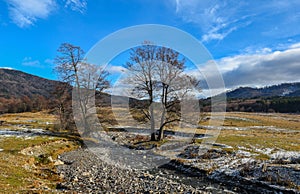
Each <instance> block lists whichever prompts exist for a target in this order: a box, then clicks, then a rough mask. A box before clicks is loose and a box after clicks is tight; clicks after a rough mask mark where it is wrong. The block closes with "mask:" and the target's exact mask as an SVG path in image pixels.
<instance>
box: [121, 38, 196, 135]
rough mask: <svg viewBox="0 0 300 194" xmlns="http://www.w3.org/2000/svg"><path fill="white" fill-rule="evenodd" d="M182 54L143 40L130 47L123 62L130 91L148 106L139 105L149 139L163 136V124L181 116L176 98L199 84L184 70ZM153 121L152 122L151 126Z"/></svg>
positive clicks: (178, 101) (181, 97)
mask: <svg viewBox="0 0 300 194" xmlns="http://www.w3.org/2000/svg"><path fill="white" fill-rule="evenodd" d="M184 64H185V58H184V57H182V56H180V55H179V53H178V52H176V51H174V50H172V49H170V48H165V47H158V46H154V45H151V44H149V43H145V44H144V45H142V46H140V47H137V48H134V49H132V51H131V53H130V62H128V63H127V64H126V66H127V68H128V70H129V71H128V72H129V75H128V77H127V79H126V80H125V82H126V83H130V84H133V85H134V89H133V91H132V94H134V95H136V96H137V97H139V98H143V99H147V100H148V103H149V104H148V107H147V108H148V110H146V109H143V108H141V111H142V112H143V114H144V115H145V117H146V118H147V119H148V120H150V126H151V140H156V136H155V134H156V129H158V130H159V134H158V137H157V140H162V139H163V130H164V128H165V126H166V125H168V124H170V123H173V122H178V121H180V119H181V114H180V100H181V99H183V98H184V97H185V96H187V95H189V94H190V92H191V91H192V90H193V89H194V88H196V89H200V88H199V81H198V80H197V79H195V78H193V77H191V76H188V75H186V74H185V73H184V68H185V66H184ZM155 125H156V126H155Z"/></svg>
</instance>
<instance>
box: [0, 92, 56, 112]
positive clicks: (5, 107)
mask: <svg viewBox="0 0 300 194" xmlns="http://www.w3.org/2000/svg"><path fill="white" fill-rule="evenodd" d="M50 107H51V100H49V99H46V98H45V97H44V96H41V95H37V96H33V97H30V98H29V97H28V96H22V97H21V98H14V97H10V98H0V114H4V113H20V112H34V111H41V110H44V109H49V108H50Z"/></svg>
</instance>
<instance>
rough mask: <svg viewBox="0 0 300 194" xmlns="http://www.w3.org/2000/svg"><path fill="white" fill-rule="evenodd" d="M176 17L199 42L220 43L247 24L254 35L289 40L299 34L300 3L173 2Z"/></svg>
mask: <svg viewBox="0 0 300 194" xmlns="http://www.w3.org/2000/svg"><path fill="white" fill-rule="evenodd" d="M173 2H175V4H176V14H177V16H178V17H179V18H181V19H182V20H183V21H184V22H188V23H192V24H194V25H195V26H197V27H198V28H200V29H201V32H202V38H201V39H202V41H206V42H208V41H211V40H223V39H225V38H226V37H227V36H229V35H230V34H231V33H233V32H234V31H237V30H239V29H241V28H245V27H247V26H249V25H250V24H253V25H252V26H251V28H252V29H256V31H257V33H259V35H262V36H268V37H276V38H278V37H283V38H289V37H290V36H294V35H297V34H299V28H296V27H295V26H299V21H300V20H299V19H300V13H299V10H297V9H296V7H299V6H300V1H297V0H291V1H268V2H260V3H259V4H258V3H257V1H247V0H240V1H234V0H228V1H222V0H211V1H199V0H173Z"/></svg>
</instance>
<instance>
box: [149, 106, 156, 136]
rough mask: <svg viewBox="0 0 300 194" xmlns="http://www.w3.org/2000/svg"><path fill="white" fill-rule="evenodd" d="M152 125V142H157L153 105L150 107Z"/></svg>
mask: <svg viewBox="0 0 300 194" xmlns="http://www.w3.org/2000/svg"><path fill="white" fill-rule="evenodd" d="M150 124H151V141H155V140H156V137H155V121H154V112H153V105H152V104H151V105H150Z"/></svg>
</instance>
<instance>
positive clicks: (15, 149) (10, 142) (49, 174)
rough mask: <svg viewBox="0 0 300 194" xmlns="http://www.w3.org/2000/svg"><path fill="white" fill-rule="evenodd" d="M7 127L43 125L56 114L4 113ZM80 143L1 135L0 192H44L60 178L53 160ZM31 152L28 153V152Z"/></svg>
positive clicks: (51, 187)
mask: <svg viewBox="0 0 300 194" xmlns="http://www.w3.org/2000/svg"><path fill="white" fill-rule="evenodd" d="M0 120H4V121H5V125H4V126H3V127H4V128H8V129H10V128H11V129H14V130H17V129H18V127H17V126H18V125H26V127H28V128H37V127H39V128H44V127H46V122H49V123H53V122H54V121H55V117H54V116H53V115H49V114H47V113H46V112H38V113H20V114H5V115H1V117H0ZM78 146H79V145H78V142H77V141H74V140H73V139H72V138H71V139H68V138H65V137H50V136H39V137H31V138H25V137H0V148H1V149H3V150H2V151H1V152H0V171H1V173H0V191H1V192H3V193H45V192H47V191H48V192H49V193H50V190H47V189H53V188H55V186H56V184H57V183H58V182H60V181H61V178H60V177H59V175H57V174H56V172H55V166H54V161H52V159H53V160H55V159H57V156H58V155H59V154H61V153H63V152H66V151H70V150H73V149H76V148H77V147H78ZM26 153H28V154H26Z"/></svg>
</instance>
